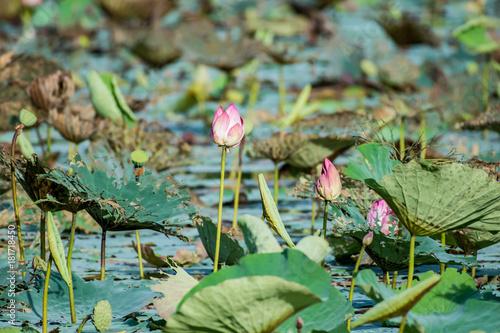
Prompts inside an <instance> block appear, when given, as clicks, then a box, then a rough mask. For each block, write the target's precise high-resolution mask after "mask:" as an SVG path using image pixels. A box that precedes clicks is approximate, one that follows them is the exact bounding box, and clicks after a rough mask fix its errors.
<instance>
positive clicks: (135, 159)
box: [130, 149, 149, 168]
mask: <svg viewBox="0 0 500 333" xmlns="http://www.w3.org/2000/svg"><path fill="white" fill-rule="evenodd" d="M130 158H131V159H132V163H134V165H135V167H137V168H140V167H142V166H143V165H144V164H146V162H147V161H148V160H149V156H148V154H147V153H146V152H145V151H144V150H140V149H137V150H134V151H133V152H132V154H130Z"/></svg>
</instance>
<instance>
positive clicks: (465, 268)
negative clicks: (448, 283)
mask: <svg viewBox="0 0 500 333" xmlns="http://www.w3.org/2000/svg"><path fill="white" fill-rule="evenodd" d="M468 256H469V254H468V253H465V254H464V257H466V258H467V257H468ZM462 273H467V266H465V265H462Z"/></svg>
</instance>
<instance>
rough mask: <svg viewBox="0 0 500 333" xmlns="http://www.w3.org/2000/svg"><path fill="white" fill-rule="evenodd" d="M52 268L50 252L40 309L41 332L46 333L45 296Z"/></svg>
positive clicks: (47, 292) (46, 296) (46, 295)
mask: <svg viewBox="0 0 500 333" xmlns="http://www.w3.org/2000/svg"><path fill="white" fill-rule="evenodd" d="M51 269H52V254H51V255H50V256H49V262H48V263H47V272H46V273H45V283H44V285H43V306H42V307H43V309H42V332H43V333H47V298H48V294H49V280H50V270H51Z"/></svg>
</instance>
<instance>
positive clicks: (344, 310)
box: [278, 245, 354, 333]
mask: <svg viewBox="0 0 500 333" xmlns="http://www.w3.org/2000/svg"><path fill="white" fill-rule="evenodd" d="M297 246H298V245H297ZM298 316H300V317H301V318H302V319H303V320H304V327H302V332H303V333H307V332H332V331H333V332H335V333H341V332H348V331H347V327H346V326H345V324H344V322H345V321H346V320H347V319H349V318H350V317H352V316H354V309H353V307H352V303H351V302H350V301H349V300H348V299H347V298H346V297H345V296H344V295H342V294H341V293H340V291H339V290H338V289H337V288H335V287H332V288H331V289H330V297H328V299H327V300H326V301H324V302H321V303H318V304H314V305H311V306H310V307H308V308H305V309H304V310H302V311H300V312H299V313H297V314H295V315H293V316H292V317H290V318H288V319H287V321H285V322H284V323H283V324H281V326H280V327H279V328H278V331H279V332H289V331H290V330H292V331H293V330H294V329H295V322H296V320H297V317H298Z"/></svg>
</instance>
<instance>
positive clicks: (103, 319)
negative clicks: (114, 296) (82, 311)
mask: <svg viewBox="0 0 500 333" xmlns="http://www.w3.org/2000/svg"><path fill="white" fill-rule="evenodd" d="M112 319H113V317H112V316H111V305H110V304H109V302H108V301H107V300H104V301H99V302H98V303H97V305H96V306H95V308H94V314H93V315H92V323H93V324H94V326H95V328H96V330H98V331H99V332H101V333H103V332H106V331H107V330H109V329H110V327H111V320H112Z"/></svg>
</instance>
